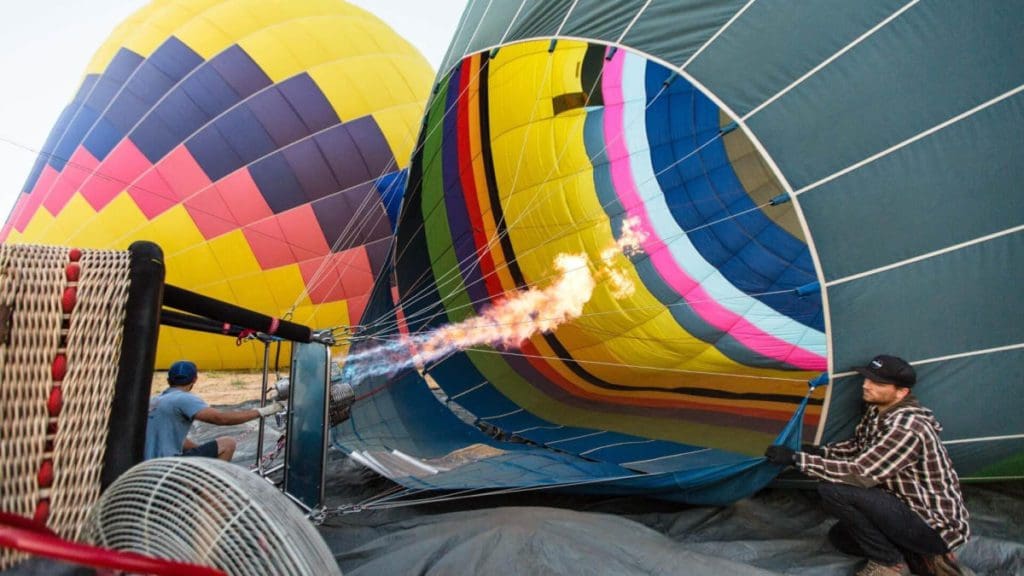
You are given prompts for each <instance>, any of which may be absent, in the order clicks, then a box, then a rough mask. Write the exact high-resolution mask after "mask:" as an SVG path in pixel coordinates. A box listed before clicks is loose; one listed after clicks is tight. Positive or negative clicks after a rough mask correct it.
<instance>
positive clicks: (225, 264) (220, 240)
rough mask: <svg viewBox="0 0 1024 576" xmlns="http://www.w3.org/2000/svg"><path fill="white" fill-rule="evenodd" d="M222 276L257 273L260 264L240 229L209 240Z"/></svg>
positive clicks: (234, 276) (229, 276) (230, 276)
mask: <svg viewBox="0 0 1024 576" xmlns="http://www.w3.org/2000/svg"><path fill="white" fill-rule="evenodd" d="M209 245H210V250H212V251H213V254H214V256H215V257H216V258H217V262H218V264H219V265H220V271H221V274H223V275H224V278H228V279H230V278H238V277H240V276H245V275H258V274H259V273H260V272H261V270H260V265H259V263H258V262H257V261H256V257H255V256H253V253H252V249H251V248H249V243H248V242H247V241H246V240H245V235H244V234H242V231H241V230H232V231H231V232H228V233H227V234H222V235H220V236H217V237H216V238H213V239H211V240H210V241H209Z"/></svg>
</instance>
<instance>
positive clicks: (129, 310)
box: [100, 242, 164, 490]
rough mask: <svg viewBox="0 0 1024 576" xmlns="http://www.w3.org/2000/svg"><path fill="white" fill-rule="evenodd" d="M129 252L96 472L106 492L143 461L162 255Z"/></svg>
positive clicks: (138, 248) (142, 248) (149, 249)
mask: <svg viewBox="0 0 1024 576" xmlns="http://www.w3.org/2000/svg"><path fill="white" fill-rule="evenodd" d="M128 251H129V252H130V253H131V271H130V272H129V278H130V282H131V286H130V287H129V288H128V301H127V303H126V304H125V318H124V336H123V338H124V340H123V342H124V343H123V345H122V347H121V360H120V362H119V363H118V369H117V382H115V383H114V398H113V400H112V401H111V408H110V422H109V424H108V426H109V432H108V433H107V444H106V450H105V451H104V453H103V471H102V472H101V473H100V489H101V490H106V489H107V486H110V484H111V483H112V482H113V481H114V480H116V479H117V477H118V476H120V475H121V474H123V473H124V472H125V471H127V470H128V469H129V468H131V467H132V466H134V465H135V464H138V463H139V462H142V457H143V454H144V451H145V447H146V422H147V418H148V415H149V393H150V388H151V387H152V383H153V364H154V363H155V362H156V343H157V335H158V333H159V330H160V301H161V300H162V299H163V298H162V291H163V286H164V255H163V251H162V250H160V247H159V246H157V245H156V244H153V243H152V242H134V243H132V245H131V246H129V247H128Z"/></svg>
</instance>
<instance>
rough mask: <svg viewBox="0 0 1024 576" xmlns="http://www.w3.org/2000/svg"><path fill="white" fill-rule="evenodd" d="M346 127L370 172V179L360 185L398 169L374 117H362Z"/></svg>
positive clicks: (351, 121)
mask: <svg viewBox="0 0 1024 576" xmlns="http://www.w3.org/2000/svg"><path fill="white" fill-rule="evenodd" d="M345 127H346V128H347V129H348V132H349V134H351V135H352V139H353V140H354V141H355V143H356V146H357V147H358V148H359V155H360V156H362V157H363V162H365V163H366V169H367V170H368V171H369V178H365V179H363V180H361V181H360V184H362V183H363V182H369V181H370V180H371V179H374V178H377V177H379V176H380V175H381V174H384V173H386V172H390V171H392V170H394V169H395V168H396V167H397V166H396V164H395V156H394V154H392V152H391V147H390V146H389V145H388V141H387V139H386V138H384V133H383V132H381V131H380V127H379V126H377V121H376V120H374V119H373V116H361V117H359V118H356V119H355V120H350V121H348V122H345Z"/></svg>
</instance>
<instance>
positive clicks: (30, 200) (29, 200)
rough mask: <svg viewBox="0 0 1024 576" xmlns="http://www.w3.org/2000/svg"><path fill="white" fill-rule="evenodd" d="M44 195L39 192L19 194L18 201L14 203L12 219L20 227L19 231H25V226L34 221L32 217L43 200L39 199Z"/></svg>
mask: <svg viewBox="0 0 1024 576" xmlns="http://www.w3.org/2000/svg"><path fill="white" fill-rule="evenodd" d="M42 197H43V195H42V194H41V193H39V192H36V193H35V194H20V195H19V196H18V203H17V204H15V205H14V211H13V212H12V214H14V218H12V219H11V220H10V221H12V222H13V224H14V227H15V228H17V229H18V232H24V231H25V227H26V226H28V223H29V222H31V221H32V217H33V216H35V214H36V210H38V209H39V205H40V204H41V202H40V201H39V199H40V198H42Z"/></svg>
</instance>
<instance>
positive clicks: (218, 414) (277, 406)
mask: <svg viewBox="0 0 1024 576" xmlns="http://www.w3.org/2000/svg"><path fill="white" fill-rule="evenodd" d="M281 410H284V406H282V405H281V403H280V402H271V403H270V404H267V405H266V406H264V407H263V408H259V409H254V410H230V411H228V410H218V409H216V408H213V407H210V406H207V407H206V408H203V409H202V410H200V411H199V412H196V414H195V416H193V419H195V420H199V421H200V422H206V423H207V424H215V425H217V426H233V425H235V424H242V423H245V422H248V421H249V420H254V419H256V418H259V416H260V414H262V415H264V416H269V415H271V414H274V413H275V412H280V411H281Z"/></svg>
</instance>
